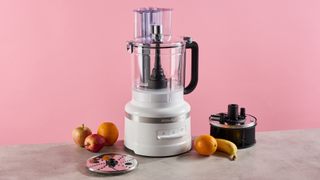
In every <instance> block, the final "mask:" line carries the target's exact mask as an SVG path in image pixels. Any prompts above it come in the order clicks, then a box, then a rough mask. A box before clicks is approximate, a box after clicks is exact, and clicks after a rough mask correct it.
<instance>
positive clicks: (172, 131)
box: [169, 129, 179, 136]
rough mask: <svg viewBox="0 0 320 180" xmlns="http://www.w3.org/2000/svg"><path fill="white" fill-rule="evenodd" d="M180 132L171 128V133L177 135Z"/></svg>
mask: <svg viewBox="0 0 320 180" xmlns="http://www.w3.org/2000/svg"><path fill="white" fill-rule="evenodd" d="M176 134H179V130H178V129H169V135H170V136H171V135H176Z"/></svg>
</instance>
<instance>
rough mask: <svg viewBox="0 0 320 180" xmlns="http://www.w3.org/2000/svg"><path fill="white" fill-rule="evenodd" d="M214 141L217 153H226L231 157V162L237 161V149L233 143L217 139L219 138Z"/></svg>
mask: <svg viewBox="0 0 320 180" xmlns="http://www.w3.org/2000/svg"><path fill="white" fill-rule="evenodd" d="M215 139H216V141H217V144H218V148H217V150H218V151H223V152H226V153H228V154H230V155H233V157H232V160H236V159H237V154H236V153H237V150H238V148H237V146H236V145H235V144H234V143H233V142H231V141H228V140H226V139H219V138H215Z"/></svg>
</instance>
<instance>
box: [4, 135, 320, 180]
mask: <svg viewBox="0 0 320 180" xmlns="http://www.w3.org/2000/svg"><path fill="white" fill-rule="evenodd" d="M319 137H320V129H306V130H290V131H273V132H258V133H256V140H257V143H256V144H255V145H254V146H252V147H250V148H247V149H239V150H238V153H237V154H238V159H237V160H235V161H231V160H230V158H231V157H230V156H228V155H227V154H225V153H223V152H216V153H214V154H213V155H211V156H208V157H205V156H201V155H199V154H198V153H197V152H196V151H195V150H194V148H193V149H192V150H191V151H190V152H187V153H185V154H182V155H179V156H174V157H166V158H151V157H142V156H137V155H135V154H134V153H133V152H132V151H131V150H128V149H126V148H125V147H124V145H123V141H118V142H117V143H116V144H115V145H113V146H105V147H104V148H103V149H102V150H101V151H100V152H98V153H92V152H89V151H87V150H86V149H84V148H81V147H78V146H77V145H76V144H74V143H59V144H35V145H15V146H0V179H1V180H9V179H10V180H11V179H17V180H18V179H19V180H23V179H102V178H107V179H108V178H109V179H110V178H111V179H115V180H116V179H128V180H144V179H147V180H151V179H159V180H160V179H161V180H162V179H184V180H185V179H193V180H194V179H196V180H201V179H228V180H233V179H235V180H236V179H245V180H248V179H249V180H250V179H254V180H256V179H259V180H263V179H281V180H286V179H320V155H319V152H320V138H319ZM102 153H124V154H130V155H133V156H135V157H136V158H137V159H138V161H139V163H140V164H139V166H138V168H137V169H135V170H133V171H132V172H129V173H127V174H123V175H117V176H110V175H103V174H97V173H93V172H90V171H89V170H87V168H86V167H85V166H84V164H85V161H86V160H87V159H89V158H90V157H92V156H95V155H98V154H102Z"/></svg>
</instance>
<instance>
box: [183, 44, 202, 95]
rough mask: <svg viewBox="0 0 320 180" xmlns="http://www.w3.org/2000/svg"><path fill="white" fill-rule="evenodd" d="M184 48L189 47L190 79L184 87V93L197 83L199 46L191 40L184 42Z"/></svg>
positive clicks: (187, 92) (191, 89) (190, 90)
mask: <svg viewBox="0 0 320 180" xmlns="http://www.w3.org/2000/svg"><path fill="white" fill-rule="evenodd" d="M186 49H191V80H190V83H189V85H188V86H187V87H185V88H184V94H189V93H191V92H192V91H193V90H194V89H195V88H196V86H197V84H198V73H199V71H198V69H199V62H198V61H199V60H198V59H199V46H198V44H197V43H196V42H195V41H193V42H192V43H190V44H189V43H186Z"/></svg>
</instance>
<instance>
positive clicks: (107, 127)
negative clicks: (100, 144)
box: [97, 122, 119, 146]
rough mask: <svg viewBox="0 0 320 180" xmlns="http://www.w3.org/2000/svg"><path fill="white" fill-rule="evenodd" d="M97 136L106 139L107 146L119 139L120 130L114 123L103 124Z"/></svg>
mask: <svg viewBox="0 0 320 180" xmlns="http://www.w3.org/2000/svg"><path fill="white" fill-rule="evenodd" d="M97 134H99V135H101V136H102V137H104V139H105V140H106V143H105V145H107V146H108V145H112V144H114V143H115V142H116V141H117V139H118V137H119V131H118V128H117V126H116V125H114V124H113V123H112V122H104V123H102V124H101V125H100V126H99V128H98V132H97Z"/></svg>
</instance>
